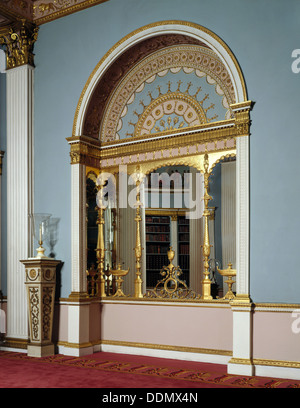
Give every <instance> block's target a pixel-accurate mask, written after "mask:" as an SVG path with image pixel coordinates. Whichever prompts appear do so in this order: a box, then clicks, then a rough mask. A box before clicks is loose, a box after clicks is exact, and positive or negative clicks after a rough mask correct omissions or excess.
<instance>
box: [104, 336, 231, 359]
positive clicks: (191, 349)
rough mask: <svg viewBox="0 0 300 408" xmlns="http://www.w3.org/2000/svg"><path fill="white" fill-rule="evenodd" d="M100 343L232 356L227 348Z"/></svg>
mask: <svg viewBox="0 0 300 408" xmlns="http://www.w3.org/2000/svg"><path fill="white" fill-rule="evenodd" d="M100 344H104V345H111V346H122V347H137V348H149V349H154V350H168V351H179V352H183V353H197V354H213V355H222V356H232V351H229V350H215V349H206V348H200V347H185V346H171V345H165V344H152V343H136V342H131V341H118V340H101V342H100Z"/></svg>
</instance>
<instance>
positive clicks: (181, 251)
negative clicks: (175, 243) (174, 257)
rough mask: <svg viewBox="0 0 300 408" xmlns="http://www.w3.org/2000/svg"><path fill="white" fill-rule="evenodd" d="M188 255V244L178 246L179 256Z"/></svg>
mask: <svg viewBox="0 0 300 408" xmlns="http://www.w3.org/2000/svg"><path fill="white" fill-rule="evenodd" d="M189 253H190V246H189V244H179V254H184V255H188V254H189Z"/></svg>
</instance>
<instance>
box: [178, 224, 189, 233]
mask: <svg viewBox="0 0 300 408" xmlns="http://www.w3.org/2000/svg"><path fill="white" fill-rule="evenodd" d="M178 231H179V232H189V231H190V229H189V226H188V225H179V226H178Z"/></svg>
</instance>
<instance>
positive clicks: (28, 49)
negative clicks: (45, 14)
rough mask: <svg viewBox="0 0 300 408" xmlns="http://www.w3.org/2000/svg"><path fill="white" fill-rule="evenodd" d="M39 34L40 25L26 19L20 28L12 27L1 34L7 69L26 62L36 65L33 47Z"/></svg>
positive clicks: (0, 39) (0, 38) (0, 42)
mask: <svg viewBox="0 0 300 408" xmlns="http://www.w3.org/2000/svg"><path fill="white" fill-rule="evenodd" d="M37 36H38V27H36V26H35V25H33V24H29V23H27V22H26V20H25V19H23V20H22V22H21V26H20V27H19V28H18V29H13V28H12V27H10V28H8V31H7V32H6V33H5V34H2V35H1V36H0V45H4V46H5V51H6V68H7V69H11V68H16V67H18V66H21V65H25V64H28V65H31V66H34V54H33V48H34V43H35V42H36V40H37Z"/></svg>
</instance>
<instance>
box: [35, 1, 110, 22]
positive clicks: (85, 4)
mask: <svg viewBox="0 0 300 408" xmlns="http://www.w3.org/2000/svg"><path fill="white" fill-rule="evenodd" d="M107 1H108V0H86V1H82V2H81V3H77V4H75V2H74V1H73V3H74V4H73V5H71V6H69V7H63V8H61V9H60V10H57V11H54V12H51V11H53V10H54V7H53V5H52V7H51V5H50V7H49V4H47V3H39V4H38V5H37V6H36V9H37V8H38V7H39V8H40V9H38V11H39V13H38V12H37V11H35V12H34V13H33V14H34V15H33V21H34V22H35V23H36V24H37V25H42V24H45V23H49V22H50V21H53V20H56V19H58V18H61V17H65V16H68V15H69V14H73V13H76V12H77V11H81V10H84V9H87V8H89V7H93V6H96V5H98V4H101V3H105V2H107ZM50 4H51V3H50ZM69 4H72V2H71V3H69ZM47 12H48V14H47ZM40 14H42V16H41V17H39V15H40Z"/></svg>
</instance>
